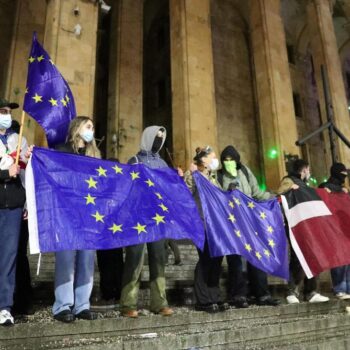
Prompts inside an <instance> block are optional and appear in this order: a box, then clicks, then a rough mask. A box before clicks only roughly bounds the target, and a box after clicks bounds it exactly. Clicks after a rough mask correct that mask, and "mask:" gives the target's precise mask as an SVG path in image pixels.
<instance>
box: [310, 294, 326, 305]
mask: <svg viewBox="0 0 350 350" xmlns="http://www.w3.org/2000/svg"><path fill="white" fill-rule="evenodd" d="M326 301H329V298H328V297H325V296H323V295H321V294H319V293H316V294H314V296H313V297H312V298H311V299H310V300H309V303H325V302H326Z"/></svg>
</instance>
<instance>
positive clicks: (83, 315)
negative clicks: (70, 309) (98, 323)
mask: <svg viewBox="0 0 350 350" xmlns="http://www.w3.org/2000/svg"><path fill="white" fill-rule="evenodd" d="M75 317H76V318H78V319H80V320H87V321H93V320H97V318H98V316H97V313H96V312H93V311H90V310H89V309H86V310H83V311H81V312H79V313H78V314H76V315H75Z"/></svg>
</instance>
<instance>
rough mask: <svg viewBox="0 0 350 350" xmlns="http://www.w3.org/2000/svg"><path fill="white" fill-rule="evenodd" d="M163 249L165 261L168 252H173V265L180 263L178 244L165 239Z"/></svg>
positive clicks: (172, 240)
mask: <svg viewBox="0 0 350 350" xmlns="http://www.w3.org/2000/svg"><path fill="white" fill-rule="evenodd" d="M165 248H166V250H167V253H168V255H167V260H168V258H169V253H170V250H171V251H172V252H173V254H174V264H175V265H177V264H179V263H180V262H181V255H180V249H179V246H178V244H177V243H176V241H175V240H174V239H167V240H165Z"/></svg>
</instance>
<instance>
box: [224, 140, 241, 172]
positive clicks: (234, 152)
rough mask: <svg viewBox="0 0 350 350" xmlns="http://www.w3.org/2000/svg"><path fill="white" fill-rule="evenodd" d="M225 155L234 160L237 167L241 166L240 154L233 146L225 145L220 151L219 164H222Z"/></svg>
mask: <svg viewBox="0 0 350 350" xmlns="http://www.w3.org/2000/svg"><path fill="white" fill-rule="evenodd" d="M226 157H231V158H232V159H233V160H234V161H236V164H237V169H239V168H240V167H241V155H240V154H239V153H238V151H237V150H236V149H235V148H234V147H233V146H227V147H226V148H225V149H224V150H223V151H222V152H221V156H220V160H221V164H224V159H225V158H226Z"/></svg>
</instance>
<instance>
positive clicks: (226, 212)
mask: <svg viewBox="0 0 350 350" xmlns="http://www.w3.org/2000/svg"><path fill="white" fill-rule="evenodd" d="M193 176H194V179H195V181H196V186H197V189H198V192H199V195H200V200H201V205H202V209H203V216H204V221H205V229H206V235H207V239H208V245H209V251H210V255H211V256H213V257H215V256H223V255H230V254H238V255H242V256H243V257H245V258H246V259H247V260H248V261H249V262H250V263H251V264H252V265H254V266H256V267H257V268H259V269H261V270H263V271H265V272H267V273H269V274H271V275H275V276H278V277H281V278H284V279H288V277H289V272H288V250H287V248H288V247H287V240H286V234H285V230H284V226H283V217H282V213H281V209H280V206H279V204H278V202H277V200H276V199H271V200H268V201H264V202H258V201H255V200H254V199H252V198H250V197H248V196H246V195H245V194H243V193H242V192H240V191H239V190H233V191H229V192H224V191H222V190H220V189H219V188H217V187H215V186H214V185H212V184H211V183H210V182H209V181H208V180H207V179H206V178H205V177H204V176H202V175H201V174H200V173H198V172H195V173H194V174H193Z"/></svg>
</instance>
